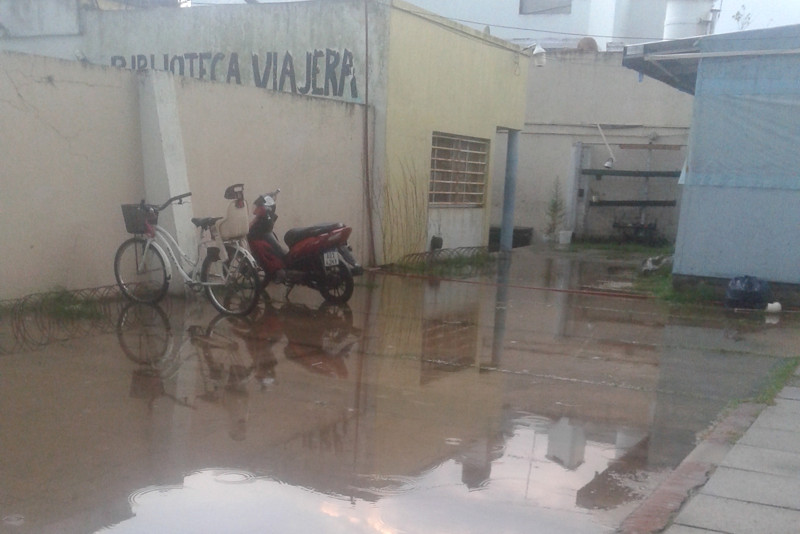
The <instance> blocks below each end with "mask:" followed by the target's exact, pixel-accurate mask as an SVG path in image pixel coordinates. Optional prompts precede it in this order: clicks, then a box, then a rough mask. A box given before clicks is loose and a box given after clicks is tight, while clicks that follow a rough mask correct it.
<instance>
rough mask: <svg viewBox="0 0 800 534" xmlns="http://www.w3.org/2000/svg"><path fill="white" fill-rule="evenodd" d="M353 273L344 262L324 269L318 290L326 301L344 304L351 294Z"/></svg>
mask: <svg viewBox="0 0 800 534" xmlns="http://www.w3.org/2000/svg"><path fill="white" fill-rule="evenodd" d="M353 285H354V284H353V273H351V272H350V269H349V268H348V267H347V265H345V264H344V263H342V262H340V263H339V265H337V266H336V267H330V268H327V269H325V278H324V279H323V281H322V285H321V286H320V288H319V292H320V294H321V295H322V298H324V299H325V300H326V301H327V302H331V303H333V304H344V303H345V302H347V301H348V300H350V297H352V296H353Z"/></svg>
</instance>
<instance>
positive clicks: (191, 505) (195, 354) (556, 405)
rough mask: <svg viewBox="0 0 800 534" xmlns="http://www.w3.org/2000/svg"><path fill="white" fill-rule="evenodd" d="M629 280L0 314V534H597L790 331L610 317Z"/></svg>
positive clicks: (594, 271)
mask: <svg viewBox="0 0 800 534" xmlns="http://www.w3.org/2000/svg"><path fill="white" fill-rule="evenodd" d="M628 268H629V267H627V266H625V265H622V264H620V263H613V262H612V263H608V262H597V261H581V260H578V259H575V258H569V257H566V258H565V257H557V256H553V257H545V256H539V255H535V254H533V253H529V252H516V251H515V255H514V259H513V261H512V262H511V265H510V267H509V269H508V270H504V269H500V270H499V271H498V272H492V273H489V274H482V275H476V276H473V277H471V278H467V279H463V280H441V279H437V280H434V279H426V278H421V277H404V276H395V275H387V274H375V275H373V274H370V275H366V276H364V277H363V278H362V279H360V280H359V285H358V286H357V287H356V291H355V294H354V297H353V299H352V300H351V302H350V304H349V306H348V307H345V308H339V307H331V306H325V305H322V304H321V298H320V297H319V296H318V295H316V294H314V293H311V292H310V291H308V290H304V289H296V290H295V291H294V292H293V293H292V294H291V300H292V303H291V304H290V303H287V302H286V301H285V300H284V299H283V295H282V294H281V293H279V292H275V293H273V297H274V300H273V301H272V302H271V303H269V304H267V305H261V307H260V308H259V310H258V311H257V312H256V313H255V314H254V315H252V316H251V317H248V318H246V319H234V318H229V317H221V316H216V315H215V314H214V313H213V309H212V308H211V306H210V305H209V304H208V303H207V302H205V301H204V300H202V299H200V298H196V297H190V298H188V299H168V300H166V301H164V302H163V303H162V304H161V305H160V306H158V307H147V306H128V305H126V303H124V302H117V301H113V302H108V303H105V304H104V306H103V307H102V310H101V311H102V313H101V314H100V315H99V316H92V317H90V318H84V319H80V318H78V319H74V318H73V319H65V318H63V317H62V318H55V317H53V316H48V315H47V314H44V313H39V312H41V310H38V312H37V308H36V306H29V307H28V308H23V307H19V308H15V309H14V310H8V311H6V312H5V313H4V314H3V315H2V316H0V445H1V450H2V455H0V517H1V518H2V521H0V532H12V533H17V532H19V533H28V532H35V533H41V532H66V533H72V532H76V533H84V532H86V533H90V532H101V531H106V530H108V531H110V532H137V533H138V532H147V533H151V532H165V533H173V532H192V533H197V532H215V533H216V532H242V533H250V532H303V533H305V532H313V531H316V532H357V533H361V532H365V533H366V532H378V533H428V532H431V533H433V532H459V533H471V532H475V533H483V532H509V533H515V532H526V533H527V532H537V533H549V532H554V533H555V532H558V533H562V532H578V533H580V532H587V533H588V532H592V533H596V532H604V531H607V532H611V531H613V530H614V529H615V528H616V527H617V526H618V524H619V523H620V521H621V520H622V519H624V517H625V516H626V515H627V514H628V513H630V512H631V511H632V510H633V509H635V507H636V506H637V505H638V504H639V503H640V502H641V500H642V499H643V498H645V497H646V496H647V495H648V494H649V493H650V492H651V491H652V490H653V488H654V487H655V486H656V485H657V484H658V483H659V481H660V480H662V479H663V477H664V476H665V475H666V474H667V473H669V471H670V470H671V469H673V468H674V467H675V466H677V465H678V464H679V463H680V461H681V460H682V459H683V458H684V457H685V456H686V454H688V452H690V451H691V450H692V448H693V447H694V445H695V443H696V440H697V438H698V435H701V434H702V433H703V432H704V431H705V430H706V429H707V428H708V427H709V425H710V424H711V423H712V422H713V420H714V419H715V418H717V417H718V416H719V415H720V413H721V411H723V410H724V409H725V408H726V406H728V405H729V403H730V402H731V401H735V400H737V399H742V398H747V397H750V396H753V395H755V394H757V393H758V392H759V391H760V389H761V388H762V387H763V386H764V385H765V384H766V383H767V382H768V380H769V375H770V372H771V370H773V369H774V368H776V366H778V365H779V364H780V363H781V361H782V360H783V359H784V358H786V357H790V356H795V355H796V354H797V349H796V346H797V341H798V330H799V327H800V323H799V322H798V320H797V318H796V316H795V315H793V314H791V313H783V314H781V315H780V316H764V315H762V314H753V313H749V314H732V313H730V312H726V311H725V310H722V309H719V308H715V307H713V306H709V307H706V308H702V309H699V308H681V309H669V308H668V307H665V306H664V305H662V304H659V303H657V302H655V301H652V300H647V299H640V298H622V297H620V296H615V295H614V294H612V293H610V292H609V291H610V290H613V291H618V290H619V289H620V288H621V287H622V288H623V289H624V285H625V283H624V280H625V278H626V276H627V277H629V273H627V272H626V269H628Z"/></svg>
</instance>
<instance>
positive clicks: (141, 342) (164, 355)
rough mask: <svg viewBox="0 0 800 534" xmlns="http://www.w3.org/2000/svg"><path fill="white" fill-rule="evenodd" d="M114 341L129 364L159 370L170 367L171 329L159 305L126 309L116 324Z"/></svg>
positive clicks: (141, 305)
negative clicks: (132, 363)
mask: <svg viewBox="0 0 800 534" xmlns="http://www.w3.org/2000/svg"><path fill="white" fill-rule="evenodd" d="M117 340H118V341H119V346H120V348H121V349H122V352H123V353H124V354H125V356H126V357H127V358H128V359H129V360H131V361H132V362H135V363H138V364H141V365H146V366H148V367H151V368H153V369H159V370H163V369H164V368H167V367H169V366H170V365H169V361H168V360H169V359H170V355H171V353H172V344H173V335H172V328H171V327H170V324H169V318H168V317H167V314H166V312H164V310H163V309H161V307H160V306H158V305H154V304H136V303H131V304H128V305H127V306H125V308H124V309H123V310H122V313H120V315H119V319H118V321H117Z"/></svg>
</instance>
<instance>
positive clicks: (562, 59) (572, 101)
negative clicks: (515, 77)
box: [491, 50, 692, 237]
mask: <svg viewBox="0 0 800 534" xmlns="http://www.w3.org/2000/svg"><path fill="white" fill-rule="evenodd" d="M691 106H692V97H691V96H689V95H686V94H683V93H679V92H678V91H675V90H674V89H672V88H670V87H667V86H665V85H663V84H660V83H658V82H656V81H654V80H649V79H644V80H642V81H639V79H638V75H637V74H636V73H635V72H633V71H631V70H630V69H627V68H625V67H623V66H622V54H621V53H616V52H614V53H612V52H579V51H577V50H563V51H556V52H548V53H547V63H546V65H545V66H544V67H541V68H539V67H536V68H534V67H531V69H530V71H529V74H528V86H527V107H526V117H525V127H524V130H523V131H522V132H521V134H520V158H519V171H518V172H519V180H518V182H517V188H516V207H515V212H514V214H515V219H514V223H515V226H521V227H533V229H534V232H535V234H536V235H538V236H540V237H541V235H542V234H543V232H544V229H545V228H546V227H547V222H548V221H547V205H548V202H549V201H550V199H551V198H552V194H553V189H554V183H555V182H556V181H558V182H559V184H560V187H559V188H560V190H561V192H562V194H563V195H564V201H565V204H566V219H565V221H564V229H569V230H576V231H582V225H584V224H585V220H584V217H585V216H586V212H585V211H583V212H582V211H581V206H580V205H579V203H580V202H582V201H585V199H586V198H589V195H591V194H599V195H600V196H601V197H603V198H606V199H609V200H612V199H619V200H622V199H626V198H631V197H632V198H636V195H640V194H641V192H643V191H644V190H645V188H644V187H643V185H644V184H643V183H641V182H638V183H636V184H632V185H633V187H634V188H635V190H636V191H635V192H634V191H630V190H629V189H630V188H627V189H628V190H625V189H624V188H623V191H616V189H618V188H619V185H614V184H615V183H616V184H620V183H622V182H619V180H616V182H615V181H614V180H612V179H609V180H604V181H603V183H602V184H601V183H596V182H592V183H591V184H588V183H587V182H586V180H583V181H582V179H581V174H580V170H581V169H591V168H595V169H598V168H599V169H602V168H603V164H604V162H605V161H606V160H607V159H608V158H609V152H608V149H607V148H606V145H605V142H604V141H603V135H604V136H605V138H606V141H607V142H608V144H609V146H610V148H611V151H612V153H613V155H614V158H615V159H616V162H615V164H614V168H615V169H618V170H653V171H655V170H666V171H677V170H680V169H681V168H682V166H683V163H684V159H685V146H686V143H687V140H688V134H689V124H690V120H691ZM598 124H600V125H601V129H602V132H603V135H601V132H600V130H599V129H598V128H597V125H598ZM644 145H663V147H665V148H668V149H654V150H647V149H645V148H643V146H644ZM497 146H498V147H499V148H500V150H498V153H497V154H495V159H494V162H495V174H497V173H498V172H499V169H498V165H499V164H500V162H504V158H505V154H504V146H505V145H504V143H503V142H502V141H501V142H498V143H497ZM626 147H628V148H626ZM592 180H594V179H592ZM672 185H673V188H676V186H675V184H674V181H673V183H672ZM590 187H591V188H592V189H593V191H594V193H590V192H589V188H590ZM659 187H660V186H659ZM581 189H583V196H582V197H581V196H580V195H581ZM673 192H674V193H676V194H677V191H675V190H674V189H673ZM623 194H625V195H631V197H626V196H621V195H623ZM650 194H651V196H650V198H651V199H653V198H654V197H653V196H652V195H653V194H655V191H654V190H652V189H651V193H650ZM664 194H668V193H664ZM669 194H671V193H669ZM502 198H503V194H502V183H499V182H497V181H496V182H495V183H494V184H493V189H492V215H491V221H492V224H499V222H500V219H501V217H500V215H501V209H502V204H501V202H502ZM588 216H589V217H592V216H593V215H591V213H590V214H589V215H588ZM594 216H597V217H599V220H598V221H597V222H596V223H593V222H592V221H591V220H590V221H589V223H588V224H589V225H593V224H595V225H600V226H602V227H606V226H610V224H607V223H608V221H610V220H611V219H613V217H614V216H615V214H614V213H611V212H608V213H597V214H596V215H594ZM654 217H656V215H654ZM658 218H659V219H660V220H664V221H666V220H667V219H666V218H665V216H664V215H661V216H658ZM669 220H670V221H671V222H670V223H669V224H670V228H672V230H671V231H672V232H674V216H673V215H670V217H669ZM603 221H606V222H603ZM673 235H674V234H673Z"/></svg>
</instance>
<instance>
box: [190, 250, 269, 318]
mask: <svg viewBox="0 0 800 534" xmlns="http://www.w3.org/2000/svg"><path fill="white" fill-rule="evenodd" d="M200 281H201V282H202V283H203V285H204V286H205V289H206V296H207V297H208V300H210V301H211V304H213V305H214V307H215V308H216V309H217V310H219V311H221V312H222V313H227V314H229V315H247V314H248V313H250V312H251V311H253V308H255V307H256V304H258V295H259V292H260V290H261V282H260V280H259V278H258V271H257V269H256V266H255V264H253V263H252V262H251V261H250V260H249V258H247V257H246V256H244V255H242V254H241V253H236V252H234V253H233V254H229V257H228V259H227V260H226V261H222V260H220V259H218V258H217V257H215V256H213V255H212V256H206V259H205V261H203V269H202V271H200Z"/></svg>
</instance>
